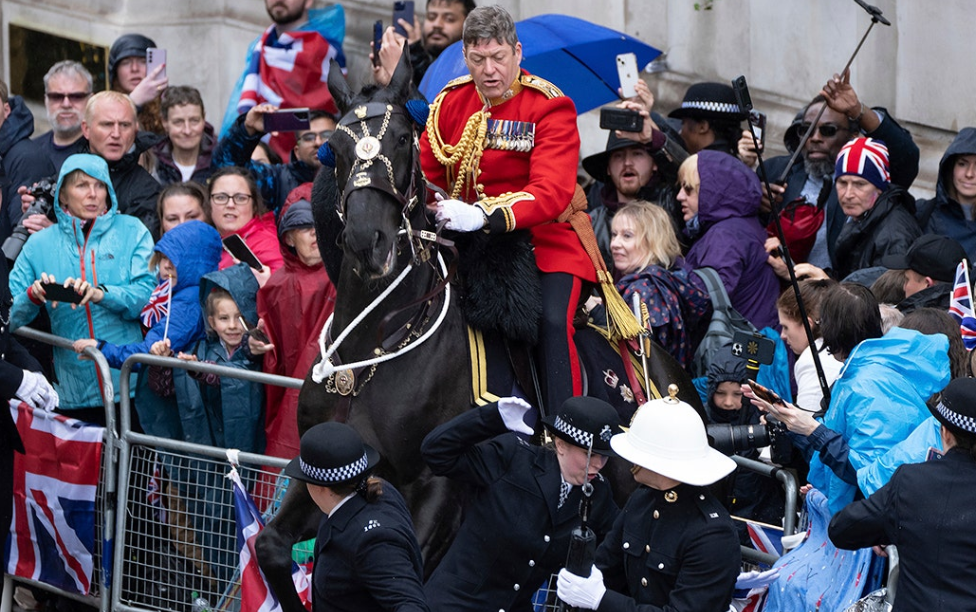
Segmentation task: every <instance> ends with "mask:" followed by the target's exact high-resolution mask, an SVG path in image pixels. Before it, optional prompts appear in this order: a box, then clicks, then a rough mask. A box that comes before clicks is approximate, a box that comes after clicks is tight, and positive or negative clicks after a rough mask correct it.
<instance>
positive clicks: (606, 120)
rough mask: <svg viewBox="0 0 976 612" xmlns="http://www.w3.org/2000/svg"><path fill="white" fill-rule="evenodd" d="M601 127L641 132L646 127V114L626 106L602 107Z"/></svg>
mask: <svg viewBox="0 0 976 612" xmlns="http://www.w3.org/2000/svg"><path fill="white" fill-rule="evenodd" d="M600 128H601V129H604V130H620V131H621V132H640V131H642V130H643V129H644V116H643V115H641V114H640V113H639V112H637V111H633V110H628V109H626V108H612V107H607V108H601V109H600Z"/></svg>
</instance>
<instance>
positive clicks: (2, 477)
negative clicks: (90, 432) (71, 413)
mask: <svg viewBox="0 0 976 612" xmlns="http://www.w3.org/2000/svg"><path fill="white" fill-rule="evenodd" d="M13 301H14V300H13V297H11V295H10V283H9V279H8V269H7V259H6V258H5V257H4V256H3V255H0V400H2V401H3V406H2V407H0V412H2V413H3V414H2V416H0V429H2V430H3V431H0V534H2V535H0V544H2V543H3V542H4V541H5V540H6V538H7V534H8V533H9V532H10V519H11V518H12V512H13V503H12V502H11V499H12V498H13V484H14V477H13V471H14V451H17V452H18V453H23V452H24V445H23V443H22V442H21V440H20V435H19V434H18V433H17V426H16V425H14V422H13V418H12V417H11V414H10V410H9V409H8V408H7V405H6V404H7V402H9V401H10V400H12V399H14V398H18V399H21V400H23V401H24V402H26V403H27V404H28V405H29V406H30V407H31V408H44V409H45V410H49V411H50V410H54V408H55V407H56V406H57V405H58V393H57V391H55V390H54V388H53V387H51V384H50V383H49V382H48V381H47V379H46V378H44V375H43V374H41V373H40V372H41V366H40V364H38V363H37V361H36V360H35V359H34V358H33V357H31V356H30V354H29V353H28V352H27V350H26V349H24V347H22V346H21V345H20V344H19V343H18V342H17V340H15V339H14V338H13V336H12V335H11V334H10V305H11V304H13Z"/></svg>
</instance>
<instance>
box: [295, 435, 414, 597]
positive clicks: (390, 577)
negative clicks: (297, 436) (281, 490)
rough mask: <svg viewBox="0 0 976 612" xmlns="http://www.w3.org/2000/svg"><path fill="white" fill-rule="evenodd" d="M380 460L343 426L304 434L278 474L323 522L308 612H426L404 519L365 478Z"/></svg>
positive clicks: (402, 507) (388, 489)
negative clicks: (300, 491) (298, 484)
mask: <svg viewBox="0 0 976 612" xmlns="http://www.w3.org/2000/svg"><path fill="white" fill-rule="evenodd" d="M379 458H380V457H379V453H377V452H376V451H375V450H374V449H373V448H371V447H369V446H368V445H366V444H364V443H363V440H362V438H360V437H359V434H358V433H356V430H354V429H353V428H352V427H350V426H348V425H346V424H344V423H332V422H330V423H320V424H318V425H315V426H314V427H312V428H311V429H309V430H308V431H306V432H305V435H303V436H302V439H301V455H300V456H298V457H296V458H295V459H293V460H292V461H291V463H289V464H288V466H287V467H286V468H285V474H287V475H288V476H289V477H291V478H294V479H297V480H301V481H303V482H305V484H306V486H307V487H308V492H309V495H310V496H311V498H312V500H313V501H314V502H315V504H316V505H317V506H318V507H319V509H320V510H322V512H324V513H325V517H323V518H322V522H321V524H320V525H319V532H318V535H317V537H316V539H315V562H314V570H313V572H314V573H313V585H312V598H313V599H312V612H342V611H346V610H348V611H349V612H373V611H379V610H397V611H398V612H418V611H422V612H427V611H428V610H429V608H428V607H427V602H426V599H425V598H424V591H423V587H422V586H421V585H422V582H423V560H422V558H421V554H420V545H419V544H418V543H417V536H416V535H415V534H414V531H413V523H412V522H411V520H410V513H409V511H408V510H407V505H406V503H405V502H404V501H403V497H402V496H401V495H400V493H399V492H398V491H397V490H396V489H394V488H393V486H392V485H390V483H388V482H385V481H383V480H380V479H378V478H370V476H369V475H370V472H372V470H373V468H374V467H375V466H376V464H377V462H378V461H379Z"/></svg>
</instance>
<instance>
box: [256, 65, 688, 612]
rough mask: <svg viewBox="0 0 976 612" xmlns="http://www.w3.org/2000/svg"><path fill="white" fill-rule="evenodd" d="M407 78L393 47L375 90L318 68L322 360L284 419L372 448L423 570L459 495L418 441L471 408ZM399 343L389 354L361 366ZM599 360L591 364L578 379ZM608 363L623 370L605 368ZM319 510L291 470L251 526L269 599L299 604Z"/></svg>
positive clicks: (461, 328) (439, 549)
mask: <svg viewBox="0 0 976 612" xmlns="http://www.w3.org/2000/svg"><path fill="white" fill-rule="evenodd" d="M410 75H411V71H410V67H409V62H408V60H407V54H404V55H403V57H402V58H401V61H400V65H398V66H397V68H396V71H395V73H394V75H393V78H392V80H391V82H390V84H389V85H388V86H387V87H386V88H384V89H375V88H366V89H364V91H363V92H362V93H360V94H359V95H353V93H352V92H351V91H350V89H349V87H348V85H347V83H346V81H345V79H344V78H343V77H342V75H341V72H340V70H339V68H338V67H337V66H336V65H335V64H333V67H332V69H331V70H330V71H329V90H330V91H331V92H332V96H333V98H334V99H335V100H336V103H337V104H338V106H339V109H340V110H341V111H342V113H343V117H342V119H341V121H340V123H339V126H338V128H337V130H336V131H335V133H334V134H333V136H332V137H331V139H330V141H329V145H330V148H331V150H332V151H333V153H334V160H335V171H334V172H333V171H332V170H331V168H329V167H325V168H323V170H322V171H320V172H319V174H318V176H317V177H316V181H315V186H314V189H313V197H312V199H313V208H314V211H315V219H316V230H317V233H318V236H319V246H320V249H321V250H322V253H323V259H324V261H325V264H326V268H327V269H328V270H329V273H330V276H331V277H332V278H333V279H335V280H337V282H336V289H337V299H336V310H335V314H334V316H333V318H332V320H331V327H329V328H328V329H327V333H325V334H324V336H323V338H322V341H323V343H324V344H325V346H326V347H327V350H328V352H327V355H328V356H329V360H328V361H327V362H325V363H322V362H321V361H320V362H319V363H317V364H316V366H313V369H312V371H311V372H310V373H309V376H308V377H307V378H306V380H305V385H304V386H303V387H302V391H301V394H300V396H299V406H298V426H299V431H300V433H304V432H305V431H307V430H308V428H309V427H311V426H312V425H314V424H316V423H320V422H322V421H327V420H343V421H346V422H348V423H349V424H350V425H352V426H353V427H354V428H355V429H356V430H357V431H358V432H360V434H361V435H362V436H363V438H364V440H365V441H366V443H368V444H370V445H371V446H373V447H374V448H376V449H377V450H378V451H379V452H380V454H381V455H382V457H383V461H382V462H381V464H380V465H379V466H378V468H377V471H376V473H377V475H379V476H381V477H383V478H385V479H387V480H389V481H390V482H391V483H393V484H394V485H395V486H396V487H397V488H398V489H399V490H400V491H401V492H402V493H403V495H404V497H405V498H406V501H407V504H408V505H409V507H410V509H411V512H412V514H413V520H414V525H415V528H416V530H417V537H418V540H419V541H420V544H421V547H422V549H423V553H424V558H425V562H426V565H427V572H428V574H429V572H430V571H431V570H432V569H433V568H434V567H436V564H437V562H438V561H439V560H440V559H441V558H442V557H443V555H444V553H445V552H446V550H447V547H448V546H450V543H451V541H452V539H453V534H454V533H455V532H456V530H457V528H458V526H459V524H460V517H461V497H462V492H461V491H459V490H458V489H457V488H456V487H453V488H452V485H451V483H450V482H449V481H447V480H446V479H442V478H437V477H434V476H432V475H431V473H430V471H429V469H427V468H426V466H425V464H424V462H423V460H422V458H421V456H420V443H421V441H422V440H423V438H424V436H425V435H426V434H427V433H428V432H429V431H430V430H432V429H433V428H434V427H435V426H437V425H438V424H440V423H442V422H444V421H446V420H448V419H450V418H451V417H453V416H455V415H456V414H458V413H460V412H461V411H463V410H466V409H467V408H468V407H469V406H470V405H471V384H470V382H469V381H471V365H470V361H469V359H468V356H469V347H468V334H467V329H466V325H465V322H464V320H463V317H462V314H461V309H460V308H459V307H458V305H457V302H458V297H457V294H456V292H455V291H454V290H453V287H452V286H451V283H450V282H449V280H450V278H449V277H450V272H449V271H448V269H447V267H446V265H445V264H444V263H443V262H442V260H441V259H440V258H439V255H438V254H439V253H440V252H442V251H445V250H446V249H444V248H443V247H444V245H445V244H446V242H447V241H445V240H443V239H441V238H439V237H438V236H437V234H436V232H435V231H434V230H435V228H434V227H433V225H432V223H431V221H430V219H429V218H428V214H427V211H426V206H425V204H426V191H427V189H426V185H425V182H424V178H423V174H422V172H421V169H420V161H419V149H418V135H419V130H420V128H419V127H418V125H417V124H416V123H415V122H414V121H413V120H412V118H411V117H410V115H409V113H408V111H407V110H406V108H405V104H406V102H407V99H408V96H409V93H410V89H411V87H410ZM337 243H338V244H341V249H338V248H336V245H337ZM379 298H382V300H381V301H378V300H379ZM296 314H297V313H296ZM581 331H582V330H581ZM337 340H339V341H340V342H339V344H338V345H337V344H336V341H337ZM601 342H602V341H601ZM602 344H603V345H604V346H606V343H605V342H602ZM404 350H406V351H409V352H404V353H402V355H401V356H398V357H396V359H395V360H392V361H390V362H389V363H370V360H371V359H373V358H377V357H383V358H385V357H388V356H389V355H391V354H395V353H397V352H398V351H404ZM656 350H657V352H655V353H654V354H652V355H651V363H650V364H649V366H650V367H649V372H650V376H651V379H652V380H654V381H655V382H656V383H657V385H658V387H659V388H661V387H666V386H667V384H668V383H669V382H679V384H681V385H682V386H683V387H684V389H682V391H686V392H687V393H693V389H692V387H691V383H690V381H689V380H688V379H687V376H686V375H685V374H684V372H683V371H682V370H681V368H680V366H678V364H677V363H676V362H674V360H673V359H670V356H668V355H667V354H666V353H665V352H664V351H663V350H660V349H656ZM585 356H586V355H585V353H584V358H585ZM617 360H618V364H619V357H618V358H617ZM361 362H366V363H365V364H363V363H361ZM607 371H609V370H606V371H604V370H601V369H600V368H591V371H590V374H589V378H590V379H592V378H593V377H595V376H599V377H601V378H604V377H605V375H606V372H607ZM617 371H618V372H621V373H622V372H623V370H622V369H621V368H620V367H619V365H618V367H617ZM591 385H593V383H592V382H591ZM596 386H598V385H596ZM604 387H605V385H604ZM662 390H663V389H662ZM604 392H606V389H604ZM689 398H690V399H691V398H693V396H689ZM634 407H636V405H634ZM631 410H632V409H631ZM628 476H629V475H628ZM320 517H321V515H320V513H319V511H318V509H317V508H316V507H315V504H314V503H313V502H312V500H311V498H310V497H309V495H308V491H307V489H306V488H305V486H304V484H303V483H301V482H295V481H293V482H292V483H291V485H290V486H289V489H288V491H287V493H286V494H285V498H284V500H283V502H282V504H281V508H280V509H279V511H278V514H277V516H276V517H275V518H274V519H273V520H272V521H271V522H270V523H269V524H268V525H267V527H266V528H265V529H264V530H263V531H262V532H261V534H260V535H259V536H258V540H257V544H256V548H257V554H258V561H259V563H260V565H261V568H262V570H263V571H264V574H265V576H266V577H267V579H268V581H269V583H270V586H271V587H272V588H273V589H274V591H275V593H276V594H277V596H278V599H279V601H280V602H281V605H282V609H283V610H286V611H294V612H299V611H300V610H302V609H303V608H302V606H301V603H300V601H299V599H298V597H297V595H296V593H295V590H294V587H293V584H292V581H291V574H290V560H291V556H290V550H291V546H292V545H293V544H294V543H295V542H299V541H302V540H307V539H310V538H312V537H314V536H315V533H316V530H317V527H318V524H319V521H320ZM473 554H476V553H473Z"/></svg>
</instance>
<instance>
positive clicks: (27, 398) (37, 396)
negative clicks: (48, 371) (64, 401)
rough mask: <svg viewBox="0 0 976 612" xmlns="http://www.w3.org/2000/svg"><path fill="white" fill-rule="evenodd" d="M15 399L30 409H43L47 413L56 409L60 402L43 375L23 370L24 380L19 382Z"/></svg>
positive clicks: (56, 393)
mask: <svg viewBox="0 0 976 612" xmlns="http://www.w3.org/2000/svg"><path fill="white" fill-rule="evenodd" d="M17 397H19V398H20V399H22V400H23V401H24V402H25V403H26V404H27V405H28V406H30V407H31V408H43V409H44V410H46V411H48V412H51V411H52V410H54V409H55V408H57V406H58V402H59V401H60V400H59V398H58V392H57V391H55V390H54V387H52V386H51V383H49V382H47V379H46V378H44V375H43V374H38V373H36V372H30V371H28V370H24V379H23V380H22V381H20V387H18V388H17Z"/></svg>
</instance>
